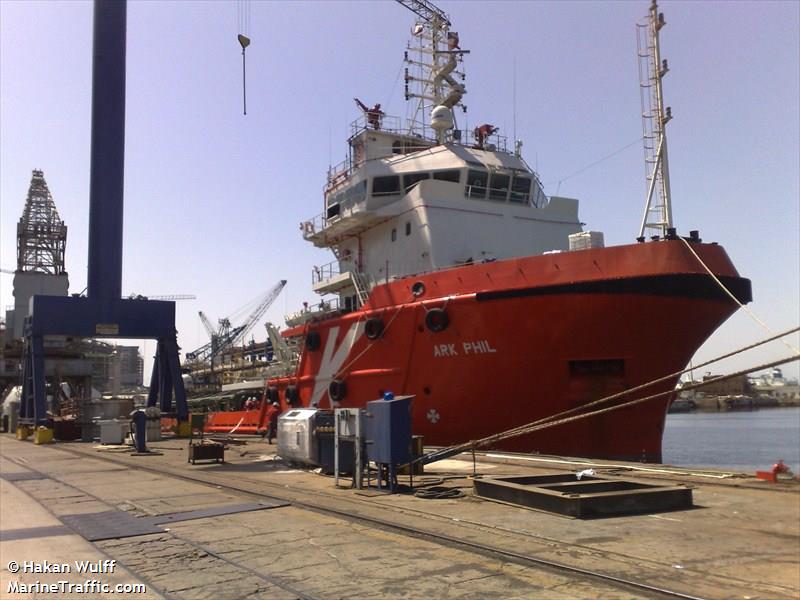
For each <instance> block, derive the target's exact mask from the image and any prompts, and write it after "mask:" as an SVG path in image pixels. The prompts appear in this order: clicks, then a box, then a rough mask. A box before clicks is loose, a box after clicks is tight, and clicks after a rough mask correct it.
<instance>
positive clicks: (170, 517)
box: [139, 500, 289, 525]
mask: <svg viewBox="0 0 800 600" xmlns="http://www.w3.org/2000/svg"><path fill="white" fill-rule="evenodd" d="M282 506H289V503H288V502H270V501H268V500H266V501H262V502H248V503H246V504H231V505H227V506H214V507H211V508H203V509H200V510H189V511H186V512H179V513H168V514H164V515H156V516H154V517H142V518H140V519H139V520H140V521H149V522H150V523H152V524H154V525H155V524H164V523H177V522H178V521H191V520H193V519H207V518H208V517H221V516H223V515H234V514H236V513H241V512H250V511H253V510H264V509H267V508H280V507H282Z"/></svg>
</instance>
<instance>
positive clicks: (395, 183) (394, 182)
mask: <svg viewBox="0 0 800 600" xmlns="http://www.w3.org/2000/svg"><path fill="white" fill-rule="evenodd" d="M399 193H400V176H399V175H386V176H384V177H376V178H375V179H373V180H372V195H373V196H392V195H394V194H399Z"/></svg>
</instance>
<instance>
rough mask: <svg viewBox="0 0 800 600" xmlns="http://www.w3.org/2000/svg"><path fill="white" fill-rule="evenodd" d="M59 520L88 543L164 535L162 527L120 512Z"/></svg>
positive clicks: (87, 514) (62, 517)
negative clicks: (138, 536) (154, 534)
mask: <svg viewBox="0 0 800 600" xmlns="http://www.w3.org/2000/svg"><path fill="white" fill-rule="evenodd" d="M59 518H60V519H61V521H62V522H63V523H64V524H65V525H68V526H70V527H71V528H72V529H74V530H75V531H76V532H78V533H79V534H80V535H82V536H83V537H84V538H86V539H87V540H89V541H90V542H97V541H100V540H113V539H117V538H126V537H133V536H137V535H148V534H151V533H164V528H163V527H158V526H156V525H155V524H153V522H152V521H149V520H148V519H139V518H137V517H134V516H133V515H131V514H128V513H126V512H125V511H122V510H107V511H104V512H99V513H86V514H82V515H64V516H61V517H59Z"/></svg>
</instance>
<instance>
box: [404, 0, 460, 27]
mask: <svg viewBox="0 0 800 600" xmlns="http://www.w3.org/2000/svg"><path fill="white" fill-rule="evenodd" d="M397 2H399V3H400V4H402V5H403V6H405V7H406V8H407V9H408V10H410V11H411V12H413V13H415V14H416V15H417V16H419V17H420V18H421V19H422V20H423V21H425V22H426V23H433V22H434V21H440V22H441V23H443V24H444V25H445V26H446V27H450V19H448V18H447V15H446V14H444V12H443V11H442V10H441V9H439V8H438V7H437V6H436V5H435V4H434V3H433V2H428V0H397Z"/></svg>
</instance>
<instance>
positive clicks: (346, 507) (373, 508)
mask: <svg viewBox="0 0 800 600" xmlns="http://www.w3.org/2000/svg"><path fill="white" fill-rule="evenodd" d="M59 450H62V451H64V452H68V453H70V454H73V455H76V456H80V457H87V456H88V457H91V458H96V459H98V460H102V461H106V462H110V463H114V464H117V465H125V466H127V467H129V468H132V469H135V470H138V471H145V472H150V473H156V474H159V475H168V476H170V477H176V478H179V479H182V480H184V481H189V482H192V483H198V484H202V485H208V486H212V487H214V488H216V489H222V490H225V491H228V492H232V493H234V494H237V495H241V496H245V497H249V498H253V499H263V500H271V501H281V502H288V503H290V504H291V505H292V506H293V507H295V508H298V509H302V510H307V511H310V512H314V513H318V514H323V515H327V516H331V517H335V518H339V519H342V520H346V521H349V522H353V523H357V524H361V525H363V526H367V527H371V528H375V529H380V530H383V531H387V532H393V533H396V534H401V535H404V536H407V537H410V538H415V539H420V540H426V541H429V542H433V543H436V544H439V545H442V546H446V547H449V548H453V549H458V550H462V551H467V552H469V553H474V554H478V555H481V556H484V557H489V558H494V559H500V560H503V561H507V562H512V563H515V564H518V565H522V566H527V567H535V568H539V569H545V570H549V571H551V572H559V573H562V574H569V575H574V576H575V577H579V578H583V579H584V580H585V581H598V582H600V581H602V582H604V583H606V584H610V585H612V586H615V587H618V588H620V589H621V590H623V589H624V590H627V591H629V592H636V593H642V594H646V595H647V596H648V597H653V598H657V597H662V598H680V599H684V600H703V597H702V596H696V595H692V594H689V593H686V592H682V591H679V590H674V589H668V588H665V587H661V586H658V585H652V584H649V583H646V582H645V581H641V580H636V579H631V578H628V577H624V576H620V575H615V574H613V573H609V572H603V571H601V570H595V569H591V568H585V567H580V566H576V565H570V564H567V563H564V562H557V561H553V560H549V559H544V558H540V557H537V556H535V555H533V554H532V553H526V552H517V551H513V550H509V549H506V548H503V547H500V546H498V545H494V544H489V543H483V542H480V541H476V540H475V539H470V538H469V533H472V534H476V535H488V534H491V535H492V536H495V537H502V538H505V539H506V540H508V538H512V539H513V538H517V539H518V540H522V539H524V540H525V541H527V542H528V543H535V544H540V545H544V546H546V547H548V548H550V549H552V548H554V547H558V548H569V549H570V550H574V551H577V552H580V553H583V554H585V556H586V557H593V558H595V559H597V558H599V559H601V560H602V559H609V560H612V561H614V562H617V563H625V564H626V565H627V566H634V565H635V566H636V567H639V568H642V567H644V566H645V565H643V563H646V562H648V561H646V560H642V559H641V558H639V557H633V556H628V555H624V554H619V553H615V552H609V551H605V550H599V549H597V548H589V547H586V546H581V545H576V544H570V543H567V542H564V541H563V540H557V539H551V538H545V537H537V536H534V535H531V534H530V533H527V532H525V533H520V532H515V531H512V530H509V529H502V528H499V527H494V526H491V525H486V524H481V523H476V522H473V521H466V520H457V521H458V522H457V523H454V519H451V518H449V517H445V516H441V515H435V514H431V513H428V512H422V511H418V510H414V509H409V508H408V507H395V506H392V507H390V506H386V505H385V504H378V503H375V502H369V501H368V500H367V498H362V497H358V496H354V495H353V496H348V497H342V496H338V495H333V494H329V493H326V492H320V491H318V490H313V489H299V488H297V487H289V486H287V485H285V484H278V483H272V482H268V481H263V480H255V479H247V478H246V476H243V475H242V474H241V473H239V474H238V479H237V480H236V481H231V480H230V475H229V474H222V473H220V474H217V473H208V472H199V471H192V472H190V473H187V472H186V471H185V470H179V469H178V468H175V467H174V466H168V465H164V464H160V465H159V466H157V467H156V466H152V465H145V464H142V463H141V462H136V459H135V458H134V457H132V456H128V455H126V454H114V455H111V456H103V455H98V454H96V453H92V454H89V453H87V452H83V451H79V450H75V449H73V448H69V447H68V446H66V445H61V446H60V447H59ZM25 466H26V468H30V466H29V465H25ZM464 477H465V478H466V477H467V476H466V475H465V476H464ZM255 486H258V487H257V488H256V487H255ZM333 504H336V505H338V506H334V505H333ZM367 512H373V513H380V512H384V513H386V512H389V513H392V514H394V515H395V516H396V517H397V516H399V517H401V518H403V517H405V518H408V517H413V518H415V519H417V520H420V519H424V520H425V523H424V524H423V525H422V526H413V525H409V524H406V523H401V522H398V521H397V520H392V519H390V518H385V516H380V515H376V514H366V513H367ZM453 525H457V526H458V527H459V528H460V530H462V531H464V529H465V528H466V531H467V533H468V535H467V536H456V535H452V534H450V533H447V532H445V531H441V529H443V528H444V529H447V527H448V526H450V527H452V526H453ZM436 529H440V530H439V531H436ZM206 550H207V549H206ZM223 559H224V557H223ZM658 566H659V565H658V563H656V564H653V565H651V568H653V569H655V568H657V567H658ZM660 566H661V567H662V568H663V565H660ZM272 583H276V584H278V583H277V582H275V581H273V582H272ZM706 583H707V581H706ZM278 585H280V584H278ZM281 587H282V586H281ZM292 591H293V592H297V590H292ZM297 593H298V597H303V598H310V597H309V596H306V595H303V594H301V593H299V592H297Z"/></svg>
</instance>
